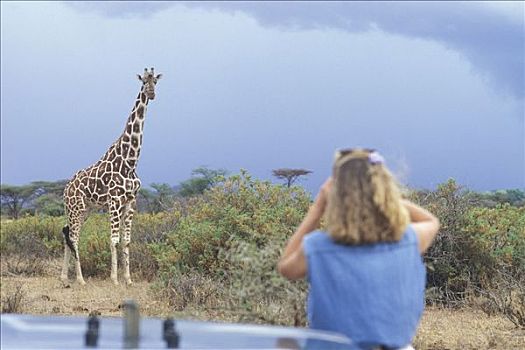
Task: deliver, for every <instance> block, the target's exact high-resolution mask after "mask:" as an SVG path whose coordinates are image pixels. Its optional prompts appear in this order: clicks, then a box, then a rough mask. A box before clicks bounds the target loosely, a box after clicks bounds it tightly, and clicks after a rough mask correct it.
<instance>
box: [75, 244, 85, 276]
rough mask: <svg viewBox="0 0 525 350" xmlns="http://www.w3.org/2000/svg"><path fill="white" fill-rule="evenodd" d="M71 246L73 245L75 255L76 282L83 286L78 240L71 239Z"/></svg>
mask: <svg viewBox="0 0 525 350" xmlns="http://www.w3.org/2000/svg"><path fill="white" fill-rule="evenodd" d="M73 247H75V257H76V259H75V260H76V261H75V267H76V270H77V282H78V284H80V285H83V286H85V285H86V281H84V277H83V276H82V267H81V266H80V254H79V252H78V240H77V241H73Z"/></svg>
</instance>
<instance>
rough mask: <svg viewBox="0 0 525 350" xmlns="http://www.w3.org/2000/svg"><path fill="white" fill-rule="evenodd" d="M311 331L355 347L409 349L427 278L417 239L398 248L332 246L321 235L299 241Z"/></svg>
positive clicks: (412, 236) (408, 234) (408, 237)
mask: <svg viewBox="0 0 525 350" xmlns="http://www.w3.org/2000/svg"><path fill="white" fill-rule="evenodd" d="M303 245H304V252H305V256H306V259H307V267H308V275H307V278H308V282H309V295H308V308H307V310H308V321H309V324H310V327H311V328H316V329H321V330H329V331H335V332H339V333H342V334H345V335H347V336H348V337H350V339H351V340H352V341H353V342H354V344H358V345H359V344H361V345H362V346H365V347H366V346H369V345H384V346H388V347H392V348H396V347H403V346H405V345H408V344H410V342H411V341H412V338H413V337H414V335H415V333H416V329H417V325H418V323H419V319H420V318H421V314H422V312H423V308H424V302H425V280H426V272H425V267H424V265H423V261H422V258H421V255H420V253H419V249H418V242H417V237H416V233H415V231H414V230H413V228H412V226H410V225H409V226H408V227H407V229H406V231H405V233H404V234H403V237H402V238H401V240H400V241H399V242H394V243H377V244H369V245H343V244H340V243H336V242H334V241H333V240H332V238H331V237H330V236H329V235H328V234H327V233H324V232H321V231H316V232H313V233H311V234H308V235H307V236H305V237H304V240H303Z"/></svg>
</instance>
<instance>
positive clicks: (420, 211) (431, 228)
mask: <svg viewBox="0 0 525 350" xmlns="http://www.w3.org/2000/svg"><path fill="white" fill-rule="evenodd" d="M402 203H403V205H404V206H405V208H407V210H408V213H409V215H410V221H412V227H413V228H414V230H415V231H416V235H417V238H418V242H419V243H418V245H419V252H420V253H421V254H423V253H425V252H426V251H427V249H428V248H429V247H430V245H431V244H432V241H433V240H434V238H435V237H436V234H437V233H438V230H439V220H438V218H437V217H435V216H434V215H433V214H432V213H430V212H429V211H428V210H426V209H424V208H422V207H420V206H419V205H417V204H414V203H412V202H410V201H408V200H403V201H402Z"/></svg>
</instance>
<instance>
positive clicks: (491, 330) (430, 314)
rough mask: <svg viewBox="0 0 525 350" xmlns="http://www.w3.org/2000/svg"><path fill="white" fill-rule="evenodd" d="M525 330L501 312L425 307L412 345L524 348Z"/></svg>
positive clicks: (431, 349)
mask: <svg viewBox="0 0 525 350" xmlns="http://www.w3.org/2000/svg"><path fill="white" fill-rule="evenodd" d="M524 345H525V330H523V329H521V330H520V329H518V328H516V327H515V326H514V325H513V324H512V323H511V322H510V321H509V320H507V319H506V318H505V317H503V316H501V315H492V316H487V314H485V313H484V312H482V311H480V310H473V309H459V310H451V309H442V308H427V309H426V310H425V313H424V315H423V319H422V321H421V324H420V327H419V330H418V333H417V336H416V339H415V341H414V346H415V347H416V349H428V350H442V349H443V350H444V349H465V350H467V349H501V350H503V349H506V350H510V349H516V350H517V349H523V348H524Z"/></svg>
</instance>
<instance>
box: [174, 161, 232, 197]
mask: <svg viewBox="0 0 525 350" xmlns="http://www.w3.org/2000/svg"><path fill="white" fill-rule="evenodd" d="M227 173H228V171H227V170H225V169H217V170H214V169H209V168H207V167H205V166H201V167H199V168H196V169H193V171H192V172H191V175H192V176H191V178H190V179H188V180H186V181H183V182H181V183H180V188H179V195H181V196H182V197H192V196H196V195H199V194H202V193H204V191H205V190H207V189H208V188H211V187H213V186H214V185H216V184H217V183H218V182H220V181H222V180H223V178H224V176H225V175H226V174H227Z"/></svg>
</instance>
